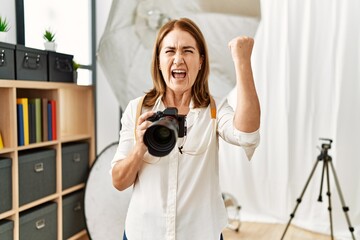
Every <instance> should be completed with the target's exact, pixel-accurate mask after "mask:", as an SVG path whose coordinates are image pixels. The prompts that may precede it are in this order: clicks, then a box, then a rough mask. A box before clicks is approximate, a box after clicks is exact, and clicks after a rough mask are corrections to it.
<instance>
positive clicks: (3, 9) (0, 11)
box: [0, 0, 16, 44]
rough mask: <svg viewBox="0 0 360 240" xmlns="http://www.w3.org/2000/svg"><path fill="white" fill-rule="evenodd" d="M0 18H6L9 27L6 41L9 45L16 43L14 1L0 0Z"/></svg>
mask: <svg viewBox="0 0 360 240" xmlns="http://www.w3.org/2000/svg"><path fill="white" fill-rule="evenodd" d="M0 16H1V17H2V18H6V19H7V20H8V22H9V25H10V30H9V35H8V37H7V41H8V42H9V43H12V44H15V43H16V14H15V0H14V1H9V0H0Z"/></svg>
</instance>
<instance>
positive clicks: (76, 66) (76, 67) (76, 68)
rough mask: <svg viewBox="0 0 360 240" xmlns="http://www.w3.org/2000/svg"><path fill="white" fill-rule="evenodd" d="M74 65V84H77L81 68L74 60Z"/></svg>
mask: <svg viewBox="0 0 360 240" xmlns="http://www.w3.org/2000/svg"><path fill="white" fill-rule="evenodd" d="M72 65H73V73H74V77H73V80H74V83H76V82H77V77H78V72H77V70H78V68H79V67H80V64H79V63H77V62H76V61H74V60H73V61H72Z"/></svg>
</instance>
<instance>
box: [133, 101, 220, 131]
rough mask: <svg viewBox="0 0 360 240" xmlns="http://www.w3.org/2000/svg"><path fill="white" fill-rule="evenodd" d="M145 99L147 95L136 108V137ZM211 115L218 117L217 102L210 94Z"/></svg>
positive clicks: (213, 117)
mask: <svg viewBox="0 0 360 240" xmlns="http://www.w3.org/2000/svg"><path fill="white" fill-rule="evenodd" d="M144 99H145V95H144V96H143V97H141V99H140V101H139V103H138V105H137V108H136V118H135V128H134V134H135V137H136V125H137V122H138V119H139V117H140V114H141V109H142V105H143V102H144ZM210 116H211V118H212V119H216V104H215V100H214V99H213V97H212V96H210Z"/></svg>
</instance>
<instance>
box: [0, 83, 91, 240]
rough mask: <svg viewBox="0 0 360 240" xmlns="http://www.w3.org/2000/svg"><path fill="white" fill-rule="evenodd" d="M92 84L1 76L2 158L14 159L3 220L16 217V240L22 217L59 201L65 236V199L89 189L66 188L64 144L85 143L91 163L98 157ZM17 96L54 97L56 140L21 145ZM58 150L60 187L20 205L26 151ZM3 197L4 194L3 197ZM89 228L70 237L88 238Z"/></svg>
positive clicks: (60, 228) (82, 185) (59, 233)
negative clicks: (21, 161) (21, 162)
mask: <svg viewBox="0 0 360 240" xmlns="http://www.w3.org/2000/svg"><path fill="white" fill-rule="evenodd" d="M93 94H94V92H93V87H92V86H79V85H76V84H72V83H59V82H40V81H21V80H5V79H0V112H1V114H0V132H1V135H2V140H3V145H4V146H3V148H2V149H0V157H1V158H9V159H11V161H12V166H11V173H12V174H11V180H12V208H11V209H10V210H8V211H5V212H0V220H5V219H7V220H12V221H13V223H14V226H13V228H14V233H13V239H14V240H19V239H20V236H19V235H20V234H19V228H20V216H21V214H22V213H23V212H25V211H27V210H29V209H30V210H31V209H33V208H35V207H37V206H40V205H42V204H44V203H54V202H55V203H57V210H56V217H57V240H62V239H63V224H62V222H63V211H62V210H63V209H62V207H63V199H64V197H66V196H68V195H69V194H71V193H75V192H76V191H78V190H84V189H85V183H80V184H77V185H75V186H72V187H70V188H67V189H64V190H63V187H62V181H63V179H62V146H63V145H65V144H68V143H73V142H74V143H76V142H85V143H87V144H88V149H89V153H88V156H89V163H88V166H90V165H91V164H92V161H94V159H95V126H94V124H95V120H94V119H95V116H94V96H93ZM17 98H46V99H53V100H55V101H56V103H57V107H56V131H57V139H56V140H46V141H41V142H36V143H31V144H28V145H24V146H18V127H17V104H16V102H17ZM38 149H39V150H40V149H55V150H56V155H55V159H56V160H55V169H56V190H55V192H54V193H52V194H50V195H47V196H45V197H42V198H40V199H37V200H34V201H32V202H29V203H26V204H24V205H21V206H20V204H19V189H20V187H19V168H20V166H19V158H20V156H21V154H22V153H24V152H26V151H36V150H38ZM0 197H2V196H0ZM86 237H87V233H86V230H82V231H80V232H78V233H76V234H74V235H73V236H72V237H70V238H69V239H71V240H77V239H84V238H85V239H86Z"/></svg>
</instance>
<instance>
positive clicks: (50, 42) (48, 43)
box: [43, 28, 57, 52]
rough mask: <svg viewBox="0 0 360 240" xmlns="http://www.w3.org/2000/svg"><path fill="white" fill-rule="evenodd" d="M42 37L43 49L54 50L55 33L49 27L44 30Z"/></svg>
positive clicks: (55, 45)
mask: <svg viewBox="0 0 360 240" xmlns="http://www.w3.org/2000/svg"><path fill="white" fill-rule="evenodd" d="M43 38H44V40H45V42H44V46H45V50H48V51H54V52H56V47H57V44H56V42H55V33H54V32H53V31H52V30H51V29H50V28H48V29H46V30H45V32H44V34H43Z"/></svg>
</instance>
